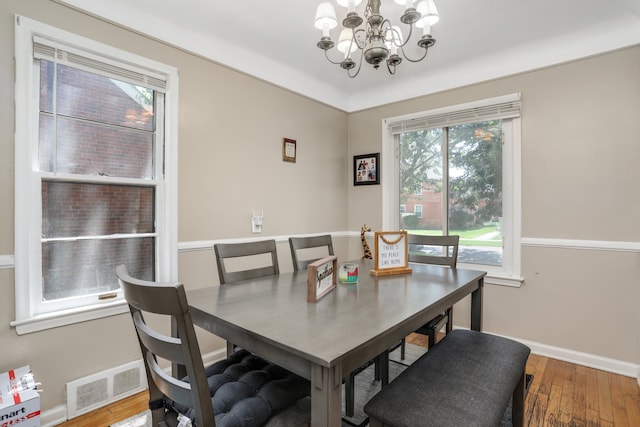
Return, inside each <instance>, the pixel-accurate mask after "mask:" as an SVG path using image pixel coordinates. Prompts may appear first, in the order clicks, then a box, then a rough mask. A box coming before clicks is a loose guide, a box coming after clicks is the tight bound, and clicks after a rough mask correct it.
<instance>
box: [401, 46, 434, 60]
mask: <svg viewBox="0 0 640 427" xmlns="http://www.w3.org/2000/svg"><path fill="white" fill-rule="evenodd" d="M400 51H401V52H402V56H404V59H406V60H407V61H409V62H420V61H422V60H423V59H424V58H425V57H426V56H427V52H429V49H428V48H425V49H424V53H423V54H422V56H421V57H420V58H418V59H411V58H409V57H408V56H407V54H406V53H405V51H404V48H400Z"/></svg>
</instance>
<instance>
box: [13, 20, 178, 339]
mask: <svg viewBox="0 0 640 427" xmlns="http://www.w3.org/2000/svg"><path fill="white" fill-rule="evenodd" d="M176 91H177V72H176V70H175V69H174V68H172V67H168V66H165V65H162V64H158V63H155V62H153V61H150V60H148V59H144V58H140V57H137V56H135V55H132V54H129V53H126V52H123V51H120V50H117V49H114V48H112V47H108V46H105V45H102V44H99V43H96V42H93V41H90V40H87V39H84V38H81V37H79V36H75V35H73V34H70V33H67V32H64V31H61V30H58V29H55V28H52V27H49V26H46V25H44V24H40V23H38V22H36V21H32V20H29V19H27V18H24V17H19V16H17V17H16V163H15V165H16V225H15V233H16V243H15V267H16V275H15V277H16V283H15V286H16V321H15V322H14V325H15V326H16V327H17V329H18V333H24V332H30V331H34V330H40V329H45V328H48V327H52V326H59V325H61V324H68V323H73V322H75V321H80V320H86V319H89V318H95V317H101V316H105V315H111V314H115V313H119V312H123V311H125V310H126V306H125V304H124V301H123V299H122V295H121V291H120V288H119V285H118V281H117V277H116V276H115V267H116V266H118V265H120V264H126V265H127V267H128V270H129V272H130V273H131V274H132V275H133V276H134V277H138V278H141V279H146V280H156V279H158V280H173V279H175V276H176V275H177V272H176V257H177V253H176V241H175V240H176V239H175V236H176V233H175V228H176V223H175V219H176V194H175V179H176V178H175V164H176V162H175V146H176V142H177V141H176V135H175V134H173V133H172V131H171V130H172V129H175V128H176V126H175V125H174V123H175V121H176V120H177V114H176V112H177V108H176V105H175V102H176V97H175V95H176V93H175V92H176Z"/></svg>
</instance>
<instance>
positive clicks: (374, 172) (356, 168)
mask: <svg viewBox="0 0 640 427" xmlns="http://www.w3.org/2000/svg"><path fill="white" fill-rule="evenodd" d="M372 184H380V153H374V154H363V155H360V156H353V185H372Z"/></svg>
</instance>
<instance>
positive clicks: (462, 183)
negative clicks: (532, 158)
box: [382, 94, 521, 286]
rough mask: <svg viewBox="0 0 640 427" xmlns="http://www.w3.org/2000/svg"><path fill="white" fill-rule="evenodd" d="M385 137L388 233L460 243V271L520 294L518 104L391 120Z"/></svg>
mask: <svg viewBox="0 0 640 427" xmlns="http://www.w3.org/2000/svg"><path fill="white" fill-rule="evenodd" d="M383 132H384V134H385V135H384V141H383V157H385V158H395V161H394V162H385V163H386V164H387V168H388V169H387V170H386V171H385V172H386V173H383V175H382V176H383V180H384V181H383V206H384V210H383V223H384V227H385V229H406V230H407V231H408V232H409V233H416V234H427V235H459V236H460V247H459V251H458V264H459V265H461V266H465V267H470V268H475V269H483V270H486V271H487V272H488V282H494V283H498V284H506V285H514V286H518V285H519V283H520V282H521V280H520V96H519V95H518V94H514V95H507V96H503V97H498V98H492V99H487V100H483V101H479V102H473V103H468V104H463V105H457V106H453V107H448V108H442V109H437V110H431V111H424V112H420V113H417V114H411V115H408V116H402V117H395V118H391V119H387V120H385V121H384V129H383ZM389 165H390V166H389ZM417 189H420V190H421V191H417ZM410 205H413V206H414V209H413V213H412V214H411V213H408V212H407V209H405V210H404V211H403V209H402V206H410Z"/></svg>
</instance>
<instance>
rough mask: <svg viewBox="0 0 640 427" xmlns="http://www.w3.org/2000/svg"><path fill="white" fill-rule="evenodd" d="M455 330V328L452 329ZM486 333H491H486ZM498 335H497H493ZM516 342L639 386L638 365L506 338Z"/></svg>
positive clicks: (538, 353) (555, 357)
mask: <svg viewBox="0 0 640 427" xmlns="http://www.w3.org/2000/svg"><path fill="white" fill-rule="evenodd" d="M454 329H455V327H454ZM487 332H488V333H492V332H489V331H487ZM494 335H499V334H494ZM500 336H503V337H505V338H510V339H512V340H514V341H518V342H520V343H522V344H524V345H526V346H528V347H529V348H530V349H531V353H533V354H537V355H539V356H545V357H549V358H551V359H557V360H562V361H564V362H569V363H573V364H576V365H580V366H586V367H588V368H594V369H599V370H601V371H606V372H611V373H614V374H618V375H624V376H626V377H631V378H636V379H637V380H638V384H640V364H637V363H630V362H624V361H622V360H617V359H611V358H608V357H602V356H597V355H595V354H589V353H582V352H579V351H575V350H569V349H566V348H562V347H554V346H551V345H547V344H540V343H538V342H535V341H528V340H523V339H520V338H514V337H508V336H505V335H500Z"/></svg>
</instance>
